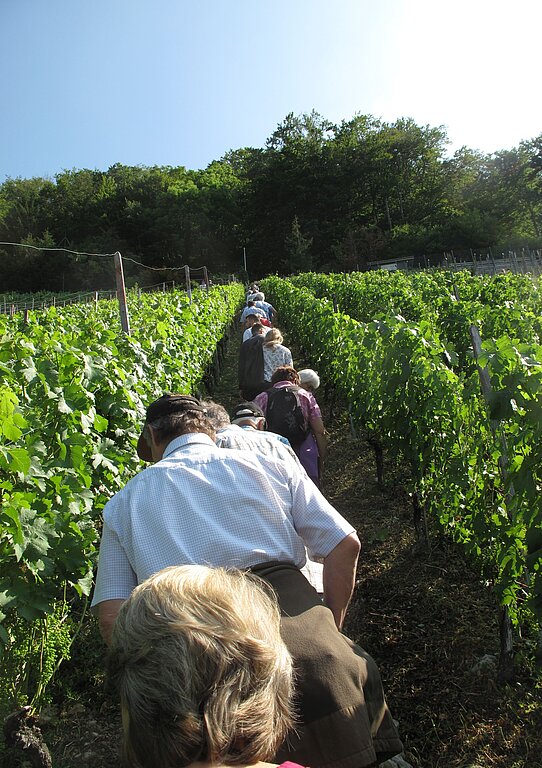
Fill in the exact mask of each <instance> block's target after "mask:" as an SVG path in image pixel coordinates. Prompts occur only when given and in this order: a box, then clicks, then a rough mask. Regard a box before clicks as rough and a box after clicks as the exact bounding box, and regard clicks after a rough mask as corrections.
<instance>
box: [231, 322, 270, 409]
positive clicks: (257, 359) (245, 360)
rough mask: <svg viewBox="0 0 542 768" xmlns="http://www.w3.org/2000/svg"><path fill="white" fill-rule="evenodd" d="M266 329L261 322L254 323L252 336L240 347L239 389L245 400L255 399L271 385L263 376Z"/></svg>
mask: <svg viewBox="0 0 542 768" xmlns="http://www.w3.org/2000/svg"><path fill="white" fill-rule="evenodd" d="M265 334H266V331H265V329H264V327H263V325H262V324H261V323H254V325H253V326H252V329H251V337H250V339H248V341H243V343H242V344H241V347H240V349H239V364H238V377H239V391H240V392H241V397H243V398H244V399H245V400H254V398H255V397H256V395H258V394H259V393H260V392H263V391H264V390H265V389H267V388H268V387H270V386H271V383H270V382H266V381H265V380H264V377H263V342H264V338H265Z"/></svg>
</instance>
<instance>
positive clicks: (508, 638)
mask: <svg viewBox="0 0 542 768" xmlns="http://www.w3.org/2000/svg"><path fill="white" fill-rule="evenodd" d="M469 332H470V337H471V341H472V347H473V350H474V359H475V360H476V367H477V369H478V376H479V378H480V388H481V390H482V395H483V396H484V399H485V400H486V402H488V403H489V401H490V399H491V380H490V378H489V371H488V370H487V368H482V367H481V366H480V365H479V363H478V360H479V358H480V353H481V351H482V339H481V338H480V333H479V331H478V328H477V327H476V326H475V325H471V326H470V329H469ZM490 427H491V431H492V433H493V435H497V433H498V431H499V422H498V421H496V420H495V419H491V421H490ZM500 437H501V446H502V453H501V455H500V457H499V470H500V473H501V477H502V478H503V480H505V479H506V475H507V469H506V465H507V457H506V439H505V436H504V434H503V433H501V436H500ZM513 495H514V489H513V487H511V488H510V489H509V490H508V493H507V495H506V502H509V501H510V499H511V498H512V496H513ZM499 634H500V645H501V653H500V658H499V672H498V676H499V681H500V682H502V683H507V682H510V681H511V680H512V678H513V676H514V645H513V636H512V621H511V619H510V612H509V611H508V607H507V606H506V605H503V606H501V608H500V616H499Z"/></svg>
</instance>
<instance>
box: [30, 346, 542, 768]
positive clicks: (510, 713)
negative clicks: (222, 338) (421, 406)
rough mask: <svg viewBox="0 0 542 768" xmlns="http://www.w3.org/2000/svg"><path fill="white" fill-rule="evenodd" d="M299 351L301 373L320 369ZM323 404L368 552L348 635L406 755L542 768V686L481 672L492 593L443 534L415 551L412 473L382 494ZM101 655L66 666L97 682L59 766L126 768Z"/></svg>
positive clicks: (232, 373)
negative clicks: (379, 689) (380, 687)
mask: <svg viewBox="0 0 542 768" xmlns="http://www.w3.org/2000/svg"><path fill="white" fill-rule="evenodd" d="M286 343H288V340H287V339H286ZM238 349H239V339H238V338H237V336H235V337H234V338H232V340H231V341H230V344H229V347H228V351H227V355H226V358H225V361H224V365H223V367H222V373H221V378H220V381H219V383H218V384H217V386H216V387H215V389H214V391H213V392H212V395H211V396H212V397H213V399H215V400H216V401H217V402H220V403H222V404H223V405H224V406H225V407H226V408H227V409H230V408H231V406H232V405H234V404H235V403H237V402H238V389H237V355H238ZM292 351H293V352H294V358H295V359H294V363H295V365H296V367H304V366H306V365H308V364H310V361H308V360H304V359H302V358H301V357H300V356H299V355H298V357H297V358H296V356H295V348H294V347H292ZM316 396H317V399H318V401H319V403H320V406H321V408H322V412H323V417H324V422H325V424H326V428H327V430H328V432H329V456H328V460H327V463H326V466H325V470H324V481H323V490H324V493H325V495H326V496H327V498H328V499H329V500H330V501H331V502H332V503H333V504H334V506H335V507H336V508H337V509H338V510H339V511H340V512H341V514H343V515H344V516H345V517H346V518H347V519H348V520H349V521H350V522H351V523H352V524H353V525H354V526H355V527H356V528H357V530H358V532H359V535H360V538H361V540H362V544H363V552H362V557H361V558H360V565H359V572H358V582H357V588H356V592H355V595H354V599H353V601H352V604H351V607H350V610H349V615H348V619H347V624H346V627H345V632H346V634H348V635H349V636H350V637H351V638H352V639H354V640H355V641H357V642H358V643H359V644H360V645H362V646H363V647H364V648H365V649H366V650H368V651H369V652H370V653H371V654H372V656H373V657H374V658H375V660H376V661H377V663H378V665H379V668H380V671H381V674H382V678H383V681H384V687H385V690H386V694H387V699H388V703H389V706H390V709H391V711H392V714H393V716H394V717H395V718H396V720H398V721H399V727H400V731H401V736H402V738H403V741H404V743H405V749H406V752H405V758H406V759H407V760H408V761H409V762H410V763H411V764H412V765H413V766H415V767H416V768H542V704H541V701H540V693H541V689H540V687H536V686H535V684H534V682H533V681H532V680H531V679H529V678H528V677H527V676H526V675H523V677H518V679H517V681H516V682H515V683H514V684H513V685H511V686H507V687H505V688H504V689H499V688H498V687H497V686H496V684H495V682H494V680H495V675H494V670H493V669H492V668H491V667H490V668H489V669H486V670H485V671H482V672H480V673H475V672H472V671H471V670H472V668H473V666H474V665H475V664H476V663H477V662H479V661H480V659H481V658H482V657H483V656H484V655H486V654H493V655H496V654H497V653H498V626H497V612H496V608H495V604H494V602H493V599H492V596H491V594H490V592H489V590H488V589H487V588H485V587H484V586H483V585H482V584H481V583H480V580H479V578H477V576H476V574H475V572H474V571H472V570H471V569H470V568H469V567H468V565H467V564H466V563H465V561H464V559H463V558H462V556H461V554H460V553H458V552H457V551H456V549H455V548H454V547H452V546H450V545H449V544H447V543H446V542H445V541H444V540H443V539H442V537H440V539H435V540H434V541H433V551H432V552H431V554H429V555H428V554H422V553H419V554H415V553H414V550H415V547H414V544H415V540H414V534H413V527H412V523H411V511H410V504H409V499H408V498H407V496H406V494H405V492H404V490H403V489H402V487H401V476H400V473H399V472H398V470H397V469H394V468H392V466H391V465H390V466H388V462H387V463H386V486H385V488H384V489H383V490H382V489H380V488H379V487H378V485H377V483H376V478H375V469H374V459H373V453H372V450H371V449H370V448H369V447H368V446H367V445H366V443H364V442H363V441H362V440H359V439H355V438H354V437H352V435H351V430H350V426H349V423H348V418H347V414H346V412H345V410H344V409H342V408H340V407H339V406H336V407H334V408H333V413H332V414H331V412H330V403H329V401H327V400H326V398H325V397H324V394H323V390H319V391H318V392H317V393H316ZM101 652H102V651H101V646H100V644H99V642H98V640H97V637H96V630H95V628H90V629H89V631H88V636H87V637H86V638H85V639H84V647H82V648H80V649H79V652H78V653H77V654H76V658H75V660H74V662H72V663H70V664H69V665H67V667H66V670H65V673H64V675H67V676H68V679H69V675H70V674H72V675H73V669H74V665H75V666H76V665H77V664H86V665H87V667H88V673H87V674H88V676H89V677H87V684H86V687H85V688H84V689H83V688H81V685H80V684H79V688H80V690H79V691H78V692H77V691H76V692H75V698H72V701H71V702H66V701H64V702H62V703H59V706H60V709H61V715H60V717H58V716H57V715H55V716H54V717H52V719H51V722H50V725H49V726H48V727H47V728H46V729H45V736H46V739H47V741H48V743H49V744H50V746H51V749H52V752H53V755H54V765H55V766H56V768H87V766H88V767H89V768H90V766H92V767H93V768H106V767H107V768H109V766H113V765H116V764H118V758H117V754H118V751H117V748H118V741H119V734H120V722H119V716H118V711H117V707H116V705H115V703H114V702H112V701H111V700H109V699H108V698H107V696H106V695H104V693H103V686H102V680H101V675H100V665H101V659H100V656H101ZM89 654H90V656H91V658H90V659H89V658H88V656H89ZM78 657H79V658H78ZM77 696H78V697H79V698H77Z"/></svg>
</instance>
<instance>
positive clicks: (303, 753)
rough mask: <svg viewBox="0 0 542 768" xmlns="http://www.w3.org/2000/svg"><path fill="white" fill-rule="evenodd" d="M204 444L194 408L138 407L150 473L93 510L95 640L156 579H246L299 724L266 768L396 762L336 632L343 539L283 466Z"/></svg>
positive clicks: (347, 586) (373, 672) (350, 559)
mask: <svg viewBox="0 0 542 768" xmlns="http://www.w3.org/2000/svg"><path fill="white" fill-rule="evenodd" d="M214 439H215V432H214V430H213V428H212V426H211V424H210V422H209V420H208V419H207V417H206V414H205V409H204V407H203V406H202V405H201V403H200V401H199V400H197V399H196V398H193V397H190V396H188V395H175V394H168V395H164V396H162V397H161V398H159V399H158V400H156V401H155V402H153V403H151V405H149V407H148V409H147V415H146V420H145V424H144V426H143V430H142V433H141V435H140V437H139V440H138V444H137V450H138V455H139V457H140V458H141V459H142V460H143V461H148V462H154V463H153V464H152V466H149V467H148V468H147V469H145V470H143V471H142V472H140V473H139V474H138V475H136V476H135V477H133V478H132V479H131V480H129V481H128V483H127V484H126V486H125V487H124V488H123V489H122V490H121V491H119V492H118V493H116V494H115V495H114V496H113V497H112V498H111V499H110V500H109V501H108V502H107V504H106V505H105V507H104V510H103V531H102V540H101V545H100V555H99V560H98V574H97V578H96V586H95V590H94V596H93V600H92V606H93V610H96V611H97V613H98V616H99V621H100V627H101V630H102V634H103V636H104V638H105V639H106V641H107V642H108V643H109V642H110V639H111V632H112V629H113V626H114V623H115V620H116V617H117V615H118V613H119V611H120V609H121V606H122V604H123V603H124V602H125V601H126V600H127V599H128V598H129V597H130V594H131V593H132V591H133V590H134V589H135V587H136V586H137V585H138V584H141V583H142V582H143V581H145V579H147V578H149V576H151V575H152V574H154V573H156V572H157V571H160V570H161V569H162V568H165V567H168V566H171V565H185V564H206V565H208V566H210V567H214V568H217V567H232V566H233V567H236V568H241V569H250V570H252V571H253V572H254V573H255V574H257V575H258V576H260V577H261V578H263V579H265V580H266V581H268V582H269V584H271V586H272V587H273V589H274V590H275V592H276V594H277V596H278V600H279V605H280V607H281V613H282V618H281V632H282V636H283V639H284V642H285V643H286V646H287V647H288V650H289V651H290V653H291V655H292V658H293V660H294V666H295V669H296V673H297V697H296V702H297V708H298V720H297V722H296V727H295V731H293V732H290V733H289V735H288V738H287V739H286V740H285V741H284V742H283V744H282V746H281V748H280V749H279V750H278V751H277V753H276V754H275V758H274V759H275V760H276V761H277V762H281V761H283V760H285V759H291V760H294V761H296V762H299V763H301V764H302V765H309V766H312V767H313V768H319V767H320V766H326V768H341V767H342V766H345V765H347V764H348V765H355V766H357V767H359V768H363V767H364V766H371V765H373V764H374V763H376V762H381V761H383V760H384V759H386V758H387V757H391V756H392V755H395V754H397V753H399V752H401V751H402V744H401V741H400V739H399V737H398V734H397V729H396V726H395V724H394V722H393V719H392V717H391V715H390V713H389V710H388V708H387V705H386V702H385V698H384V692H383V689H382V683H381V680H380V675H379V672H378V668H377V666H376V664H375V663H374V661H373V659H372V658H371V657H370V656H369V655H368V654H366V653H365V651H363V650H362V649H361V648H360V647H359V646H356V645H354V643H352V642H351V641H350V640H348V639H347V638H346V637H345V636H344V635H342V634H341V633H340V632H339V631H337V630H338V629H340V628H341V627H342V624H343V621H344V617H345V614H346V610H347V607H348V604H349V602H350V598H351V596H352V592H353V588H354V583H355V576H356V564H357V558H358V554H359V550H360V543H359V539H358V537H357V535H356V533H355V531H354V529H353V528H352V526H351V525H350V524H349V523H348V522H347V521H346V520H345V519H344V518H343V517H342V516H341V515H340V514H339V513H338V512H337V510H335V509H334V508H333V507H332V506H331V504H329V502H328V501H327V500H326V499H325V498H324V496H323V495H322V494H321V493H320V492H319V491H318V489H317V488H316V486H315V485H314V484H313V483H310V482H309V481H308V479H307V477H306V475H305V474H304V473H302V472H301V471H299V470H297V469H296V468H295V466H294V465H293V463H290V464H289V465H288V466H286V465H285V463H284V462H282V461H279V460H271V459H268V460H267V462H266V465H265V467H264V466H263V464H262V462H261V460H260V459H259V458H258V457H257V456H255V455H254V454H253V453H252V452H251V451H247V450H244V451H239V450H234V449H228V448H219V447H218V446H217V445H215V442H214ZM306 548H307V549H308V550H309V551H310V552H311V554H312V555H313V556H316V557H321V558H322V559H323V563H324V578H323V582H324V600H325V605H324V604H322V602H321V601H320V599H319V597H318V595H317V594H316V592H315V590H314V589H313V588H312V587H311V586H310V584H309V583H308V581H307V580H306V579H305V577H304V576H303V575H302V574H301V572H300V571H299V568H300V567H302V566H303V565H304V563H305V549H306ZM308 639H310V641H309V642H308ZM172 719H173V718H172ZM239 748H241V745H239Z"/></svg>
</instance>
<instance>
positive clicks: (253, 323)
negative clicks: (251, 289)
mask: <svg viewBox="0 0 542 768" xmlns="http://www.w3.org/2000/svg"><path fill="white" fill-rule="evenodd" d="M264 299H265V297H264V294H263V293H261V292H257V293H252V294H249V295H248V297H247V306H246V307H245V308H244V309H243V311H242V313H241V316H240V323H241V325H242V330H243V340H242V344H241V348H240V351H239V390H240V393H241V395H242V397H244V398H245V399H246V400H252V401H253V402H254V403H255V404H256V405H258V406H259V407H260V408H261V410H262V413H263V414H264V416H265V417H266V418H267V422H268V428H269V429H270V430H271V431H273V432H277V433H279V434H282V435H283V436H284V437H287V438H288V439H289V441H290V443H291V445H292V448H293V449H294V451H295V453H296V454H297V456H298V458H299V460H300V462H301V464H302V466H303V468H304V469H305V471H306V472H307V474H308V476H309V477H310V478H311V480H312V481H313V482H314V483H315V484H316V485H318V487H320V483H321V477H322V467H323V462H324V459H325V456H326V452H327V441H326V432H325V427H324V423H323V420H322V414H321V411H320V407H319V405H318V402H317V401H316V398H315V397H314V392H315V391H316V389H318V387H319V386H320V379H319V377H318V374H317V373H316V371H313V370H312V369H302V370H300V371H296V370H295V368H294V365H293V357H292V353H291V351H290V349H289V348H288V347H286V346H284V344H283V341H284V339H283V336H282V334H281V332H280V331H279V329H278V328H277V327H276V326H274V325H271V324H269V325H264V324H263V323H262V319H263V318H262V315H261V314H258V313H257V311H258V312H259V313H262V312H264V309H263V307H264V306H265V307H267V312H266V318H267V320H268V321H269V318H270V317H271V318H272V319H273V321H275V322H276V318H277V313H276V310H275V308H274V307H273V306H272V305H271V304H269V303H268V302H265V300H264ZM269 322H270V321H269Z"/></svg>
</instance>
